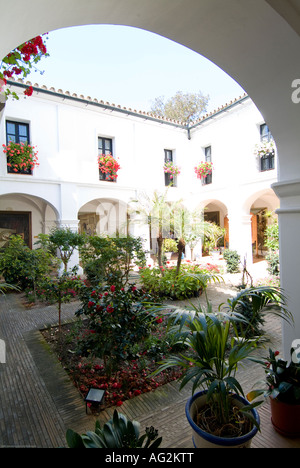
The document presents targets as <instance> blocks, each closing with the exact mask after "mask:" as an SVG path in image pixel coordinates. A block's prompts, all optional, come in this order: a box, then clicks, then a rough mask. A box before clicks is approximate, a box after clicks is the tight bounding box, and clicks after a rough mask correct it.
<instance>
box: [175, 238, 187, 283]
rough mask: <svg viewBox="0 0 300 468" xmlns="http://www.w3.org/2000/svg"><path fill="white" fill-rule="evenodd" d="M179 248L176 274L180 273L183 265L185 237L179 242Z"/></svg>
mask: <svg viewBox="0 0 300 468" xmlns="http://www.w3.org/2000/svg"><path fill="white" fill-rule="evenodd" d="M177 248H178V259H177V268H176V276H178V275H179V272H180V266H181V258H182V254H183V251H184V249H185V240H184V239H179V241H178V244H177Z"/></svg>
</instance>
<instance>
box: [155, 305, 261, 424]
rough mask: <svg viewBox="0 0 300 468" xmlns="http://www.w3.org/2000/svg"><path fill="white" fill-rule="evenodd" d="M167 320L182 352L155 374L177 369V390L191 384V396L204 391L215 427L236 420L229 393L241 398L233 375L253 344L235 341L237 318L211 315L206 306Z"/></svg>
mask: <svg viewBox="0 0 300 468" xmlns="http://www.w3.org/2000/svg"><path fill="white" fill-rule="evenodd" d="M169 320H170V324H171V325H172V332H174V330H176V333H177V339H178V342H181V343H182V344H183V345H184V346H185V347H186V352H185V353H182V354H181V355H172V356H170V357H169V358H167V359H165V360H164V361H163V362H162V363H161V365H160V367H159V368H158V370H157V371H156V372H161V371H163V370H165V369H168V368H170V367H174V366H175V367H177V366H179V367H180V368H181V369H182V377H181V387H180V388H183V387H184V386H185V385H187V384H188V383H190V382H192V383H193V386H192V391H193V393H194V392H195V391H196V389H197V388H203V389H207V390H208V392H207V401H208V404H209V406H210V410H211V412H212V414H213V415H214V418H215V419H216V421H217V423H218V425H219V426H221V427H222V426H223V425H226V424H231V422H232V421H233V420H236V419H237V414H235V415H234V417H233V418H232V405H231V402H232V393H235V394H237V395H242V396H243V395H244V393H243V389H242V386H241V384H240V382H239V381H238V380H237V378H236V372H237V369H238V366H239V365H240V364H241V363H243V362H244V361H245V360H246V359H248V358H249V357H250V355H251V353H252V352H253V350H254V348H255V345H256V342H255V341H254V340H247V339H240V338H239V336H238V334H237V329H236V324H237V323H238V322H239V321H240V320H241V317H240V316H238V315H237V314H234V313H231V314H226V313H225V312H222V313H221V312H218V313H217V314H216V313H213V311H212V306H211V304H209V303H208V305H207V309H205V308H201V307H200V306H199V307H196V306H193V307H190V308H184V309H181V310H175V311H174V312H171V313H170V314H169ZM156 372H155V374H156ZM249 409H250V408H249ZM247 414H248V411H247ZM249 416H250V415H249Z"/></svg>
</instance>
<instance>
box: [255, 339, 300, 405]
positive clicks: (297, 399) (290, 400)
mask: <svg viewBox="0 0 300 468" xmlns="http://www.w3.org/2000/svg"><path fill="white" fill-rule="evenodd" d="M278 356H279V351H275V352H274V351H272V350H271V349H269V356H268V357H266V358H264V359H262V360H259V359H258V360H257V361H256V362H258V363H260V364H261V365H262V366H263V368H264V370H265V375H266V389H262V390H256V391H255V390H254V391H252V392H250V393H249V394H248V395H247V397H248V398H249V401H252V400H254V399H255V398H257V397H258V396H260V395H262V394H264V395H265V396H271V397H272V398H277V399H278V400H279V401H282V402H284V403H287V404H291V405H299V404H300V361H299V354H297V350H295V349H294V348H292V349H291V360H290V361H289V362H288V361H285V360H283V359H280V358H278Z"/></svg>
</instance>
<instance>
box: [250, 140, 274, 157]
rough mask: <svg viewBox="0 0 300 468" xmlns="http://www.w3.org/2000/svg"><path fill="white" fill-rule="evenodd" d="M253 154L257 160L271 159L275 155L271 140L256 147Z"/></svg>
mask: <svg viewBox="0 0 300 468" xmlns="http://www.w3.org/2000/svg"><path fill="white" fill-rule="evenodd" d="M254 154H255V155H256V156H258V157H259V158H267V157H272V156H274V154H275V143H274V141H273V140H270V141H263V142H261V143H260V144H259V145H256V147H255V151H254Z"/></svg>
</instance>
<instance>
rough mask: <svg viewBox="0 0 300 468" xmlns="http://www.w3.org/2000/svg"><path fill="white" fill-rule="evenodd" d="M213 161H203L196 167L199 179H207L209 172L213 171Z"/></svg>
mask: <svg viewBox="0 0 300 468" xmlns="http://www.w3.org/2000/svg"><path fill="white" fill-rule="evenodd" d="M212 169H213V163H212V162H201V163H200V164H198V166H196V167H195V173H196V174H197V178H198V179H205V177H207V176H208V175H209V174H211V173H212Z"/></svg>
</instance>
